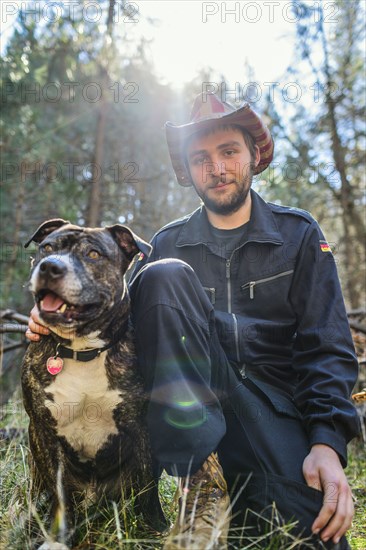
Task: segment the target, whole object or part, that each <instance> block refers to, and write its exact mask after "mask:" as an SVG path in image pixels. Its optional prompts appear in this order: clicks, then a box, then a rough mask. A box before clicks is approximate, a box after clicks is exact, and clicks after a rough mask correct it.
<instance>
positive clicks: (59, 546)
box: [38, 541, 70, 550]
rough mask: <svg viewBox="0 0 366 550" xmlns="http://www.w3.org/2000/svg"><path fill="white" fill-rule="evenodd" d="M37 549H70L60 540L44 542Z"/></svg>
mask: <svg viewBox="0 0 366 550" xmlns="http://www.w3.org/2000/svg"><path fill="white" fill-rule="evenodd" d="M38 550H70V548H69V547H68V546H66V544H62V543H61V542H53V541H49V542H44V543H43V544H42V546H40V547H39V548H38Z"/></svg>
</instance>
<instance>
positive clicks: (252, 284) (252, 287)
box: [249, 281, 255, 300]
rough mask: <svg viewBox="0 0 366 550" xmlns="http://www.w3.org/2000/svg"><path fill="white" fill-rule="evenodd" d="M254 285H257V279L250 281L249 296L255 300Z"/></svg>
mask: <svg viewBox="0 0 366 550" xmlns="http://www.w3.org/2000/svg"><path fill="white" fill-rule="evenodd" d="M254 287H255V281H252V282H251V283H249V298H250V299H251V300H254Z"/></svg>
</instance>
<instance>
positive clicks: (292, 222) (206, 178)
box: [30, 94, 358, 550]
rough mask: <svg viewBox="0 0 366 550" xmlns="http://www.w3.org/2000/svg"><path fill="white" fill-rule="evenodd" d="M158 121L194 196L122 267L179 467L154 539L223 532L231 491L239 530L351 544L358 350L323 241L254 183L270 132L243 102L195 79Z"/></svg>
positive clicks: (168, 465) (165, 449)
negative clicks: (190, 208)
mask: <svg viewBox="0 0 366 550" xmlns="http://www.w3.org/2000/svg"><path fill="white" fill-rule="evenodd" d="M166 131H167V141H168V146H169V151H170V156H171V160H172V164H173V167H174V170H175V173H176V175H177V179H178V182H179V183H180V184H181V185H185V186H186V185H193V187H194V188H195V190H196V192H197V194H198V195H199V197H200V198H201V200H202V203H203V204H202V206H201V207H200V208H199V209H198V210H196V211H195V212H194V213H193V214H191V215H189V216H186V217H184V218H182V219H180V220H177V221H175V222H173V223H171V224H169V225H168V226H166V227H164V228H163V229H161V230H160V231H159V232H158V233H157V234H156V235H155V237H154V238H153V240H152V244H153V252H152V254H151V256H150V257H149V258H146V257H142V256H141V257H140V258H139V261H138V262H137V265H136V268H135V272H134V275H133V277H132V281H131V283H130V293H131V301H132V321H133V324H134V328H135V334H136V344H137V352H138V359H139V364H140V366H141V369H142V372H143V376H144V382H145V388H146V391H147V392H148V394H149V410H148V418H147V420H148V426H149V430H150V437H151V444H152V450H153V454H154V458H155V460H156V467H157V470H158V471H161V470H162V469H163V468H165V469H166V470H167V472H168V473H170V474H173V475H174V474H176V475H178V476H181V478H182V481H181V490H182V491H181V492H182V497H181V501H180V509H179V513H178V518H177V521H176V524H175V526H174V528H173V530H172V532H171V533H170V535H169V536H168V538H167V540H166V543H165V546H164V548H165V549H166V550H177V549H182V548H186V549H192V550H195V549H204V548H216V547H217V548H220V547H221V548H224V547H226V543H227V527H228V519H229V508H230V506H229V499H228V492H229V493H230V496H231V515H232V518H231V519H232V526H233V528H234V527H242V526H244V528H243V531H242V533H241V534H240V531H239V532H238V531H236V532H235V536H236V539H235V540H236V544H237V546H242V547H243V545H244V546H245V545H247V544H249V542H248V541H253V540H257V545H259V546H260V545H261V544H262V546H263V547H264V548H265V547H266V545H267V543H268V538H267V537H269V538H270V537H273V536H275V532H276V529H277V528H278V527H279V526H280V525H282V524H283V523H285V522H292V523H293V524H294V526H293V532H294V533H295V534H296V536H298V537H302V538H303V539H307V540H310V539H309V537H311V541H310V543H309V542H308V543H307V544H308V546H306V542H304V543H303V545H304V547H311V548H324V547H326V548H336V547H337V548H342V549H343V548H348V544H347V541H346V539H345V537H344V534H345V532H346V531H347V529H348V528H349V527H350V524H351V521H352V516H353V502H352V495H351V491H350V488H349V486H348V483H347V479H346V477H345V474H344V472H343V467H344V466H345V465H346V461H347V451H346V445H347V442H348V441H349V440H350V439H351V438H352V437H354V436H355V435H356V434H357V432H358V421H357V415H356V413H355V410H354V408H353V406H352V405H351V403H350V401H349V395H350V392H351V390H352V387H353V385H354V383H355V381H356V377H357V360H356V357H355V354H354V350H353V345H352V340H351V336H350V332H349V328H348V322H347V317H346V313H345V309H344V304H343V299H342V295H341V290H340V285H339V281H338V277H337V273H336V268H335V263H334V259H333V257H332V253H331V251H330V248H329V246H328V244H327V243H326V241H325V239H324V236H323V234H322V233H321V230H320V229H319V226H318V225H317V223H316V222H315V221H314V220H313V218H312V217H311V216H310V215H309V214H308V213H307V212H304V211H300V210H297V209H292V208H287V207H282V206H276V205H272V204H267V203H265V202H264V201H263V200H262V199H261V198H260V197H259V196H258V195H257V194H256V193H255V192H254V191H252V190H251V182H252V176H253V174H258V173H260V172H262V171H263V170H264V169H265V168H266V167H267V166H268V165H269V163H270V162H271V160H272V156H273V142H272V138H271V136H270V133H269V130H268V129H267V128H266V126H265V125H264V124H263V122H262V121H261V119H260V118H259V117H258V116H257V115H256V114H255V113H254V111H252V109H251V108H250V107H249V106H248V105H245V106H244V107H242V108H240V109H238V110H234V109H233V108H232V107H230V106H229V105H228V104H227V103H225V102H223V101H221V100H220V99H219V98H218V97H217V96H215V95H214V94H201V95H200V96H199V97H198V98H197V99H196V101H195V103H194V106H193V110H192V115H191V120H190V122H189V123H188V124H185V125H182V126H174V125H172V124H170V123H167V126H166ZM34 321H37V316H36V315H35V318H34ZM34 321H31V322H30V328H31V329H32V330H33V331H42V329H40V328H39V326H37V325H35V324H34ZM33 338H35V337H34V336H33ZM223 474H224V475H223ZM227 486H228V487H227ZM238 533H239V534H238ZM290 536H291V535H290ZM240 537H242V538H241V539H240ZM256 537H257V538H256ZM229 540H232V542H233V544H235V540H234V537H232V538H231V537H229ZM261 541H262V542H261ZM297 547H298V548H300V547H301V544H300V543H298V546H297Z"/></svg>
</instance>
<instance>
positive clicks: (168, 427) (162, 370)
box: [130, 260, 348, 549]
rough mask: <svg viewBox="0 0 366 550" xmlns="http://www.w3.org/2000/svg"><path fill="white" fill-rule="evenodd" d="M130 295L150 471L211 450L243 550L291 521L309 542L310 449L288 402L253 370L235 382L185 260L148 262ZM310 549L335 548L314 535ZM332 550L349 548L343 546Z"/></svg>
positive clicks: (192, 467)
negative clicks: (306, 464) (306, 471)
mask: <svg viewBox="0 0 366 550" xmlns="http://www.w3.org/2000/svg"><path fill="white" fill-rule="evenodd" d="M130 295H131V305H132V322H133V325H134V330H135V338H136V347H137V355H138V361H139V366H140V368H141V370H142V375H143V378H144V384H145V390H146V392H147V393H148V395H149V405H148V413H147V422H148V428H149V433H150V438H151V446H152V451H153V455H154V460H155V461H156V464H157V469H158V470H160V471H161V470H162V469H166V471H167V472H168V473H169V474H172V475H179V476H186V475H187V474H189V472H195V471H196V470H197V469H198V468H199V467H200V465H201V464H202V463H203V462H204V460H205V459H206V458H207V457H208V455H209V454H210V453H211V452H213V451H216V450H217V451H218V453H219V457H220V462H221V465H222V467H223V470H224V475H225V478H226V480H227V482H228V487H229V490H230V493H231V500H232V504H233V521H232V526H233V528H234V527H236V528H238V529H239V530H240V527H241V526H243V525H244V524H245V530H244V531H243V539H242V547H245V544H246V542H247V539H246V537H248V536H249V538H250V537H251V536H258V534H259V535H260V536H262V537H263V539H262V540H263V548H265V547H266V545H267V543H268V541H267V542H264V541H265V540H266V532H267V533H268V537H273V536H274V535H275V533H274V531H273V529H274V530H276V529H277V530H278V528H280V526H281V525H282V524H283V523H285V522H286V523H288V522H289V521H290V522H293V523H294V529H293V531H292V532H296V533H297V535H298V534H299V533H301V534H302V535H303V537H304V538H306V537H309V536H311V525H312V523H313V521H314V519H315V517H316V516H317V514H318V511H319V510H320V508H321V506H322V499H323V495H322V493H321V492H320V491H316V490H315V489H312V488H310V487H308V486H307V485H306V483H305V479H304V477H303V474H302V463H303V460H304V458H305V457H306V455H307V454H308V453H309V451H310V448H309V443H308V438H307V435H306V432H305V431H304V428H303V425H302V422H301V417H300V414H299V412H298V411H297V409H296V408H295V406H294V405H293V403H292V401H291V398H290V397H289V396H288V395H286V394H285V393H281V391H280V390H278V389H277V388H274V387H273V386H271V385H269V384H267V383H266V382H265V381H263V380H258V379H256V377H255V372H253V373H250V372H249V374H248V375H247V377H245V378H244V379H242V378H241V377H240V376H239V374H238V372H236V369H235V366H234V365H231V364H230V363H229V361H228V359H227V357H226V355H225V353H224V351H223V349H222V347H221V345H220V342H219V338H218V335H217V331H216V327H215V313H214V310H213V307H212V305H211V303H210V301H209V299H208V297H207V296H206V294H205V291H204V290H203V288H202V286H201V284H200V282H199V280H198V278H197V276H196V274H195V273H194V271H193V270H192V268H191V267H190V266H188V265H187V264H185V263H184V262H181V261H180V260H161V261H158V262H153V263H151V264H147V265H146V266H144V268H143V269H142V270H141V271H140V273H139V275H138V276H137V277H135V279H134V280H133V281H132V283H131V285H130ZM273 503H275V507H274V505H273ZM239 536H240V534H239ZM237 537H238V535H237V533H236V538H237ZM289 544H290V542H289ZM309 544H310V545H309V546H307V547H308V548H322V547H323V548H334V545H332V544H329V543H328V545H324V546H322V545H321V543H318V541H317V539H315V538H313V539H312V540H311V542H310V543H309ZM300 547H302V546H297V548H300ZM305 547H306V546H305V544H304V548H305ZM337 548H339V549H341V548H342V549H345V548H348V545H347V542H346V540H345V539H344V540H343V542H342V544H340V545H338V546H337Z"/></svg>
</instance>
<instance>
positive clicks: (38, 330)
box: [25, 306, 50, 342]
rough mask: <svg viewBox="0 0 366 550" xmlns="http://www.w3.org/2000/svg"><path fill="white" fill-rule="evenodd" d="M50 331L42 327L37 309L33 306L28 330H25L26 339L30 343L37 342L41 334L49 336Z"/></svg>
mask: <svg viewBox="0 0 366 550" xmlns="http://www.w3.org/2000/svg"><path fill="white" fill-rule="evenodd" d="M49 333H50V331H49V329H48V328H47V327H45V326H44V325H42V323H41V319H40V317H39V309H38V307H37V306H34V308H33V309H32V311H31V312H30V318H29V321H28V328H27V330H26V333H25V335H26V337H27V338H28V340H30V341H31V342H39V340H40V339H41V335H42V334H49Z"/></svg>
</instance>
